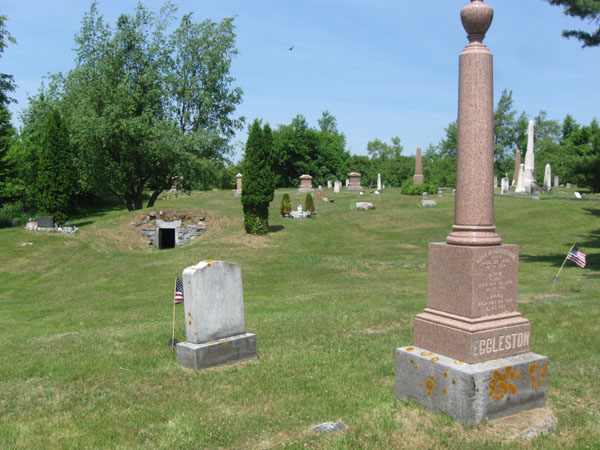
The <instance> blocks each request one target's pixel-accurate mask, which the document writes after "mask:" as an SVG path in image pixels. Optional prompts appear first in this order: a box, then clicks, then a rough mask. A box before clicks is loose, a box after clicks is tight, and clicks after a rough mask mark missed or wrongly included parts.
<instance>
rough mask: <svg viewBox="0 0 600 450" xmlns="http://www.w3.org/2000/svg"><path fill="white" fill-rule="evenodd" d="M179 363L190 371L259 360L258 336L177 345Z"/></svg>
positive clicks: (250, 335)
mask: <svg viewBox="0 0 600 450" xmlns="http://www.w3.org/2000/svg"><path fill="white" fill-rule="evenodd" d="M176 349H177V363H178V364H180V365H182V366H185V367H188V368H190V369H196V370H200V369H205V368H207V367H213V366H218V365H221V364H233V363H236V362H240V361H247V360H251V359H258V356H257V351H256V335H255V334H251V333H244V334H238V335H236V336H230V337H227V338H223V339H219V340H216V341H209V342H204V343H202V344H192V343H190V342H183V343H181V342H180V343H179V344H177V347H176Z"/></svg>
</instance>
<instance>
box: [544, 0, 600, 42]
mask: <svg viewBox="0 0 600 450" xmlns="http://www.w3.org/2000/svg"><path fill="white" fill-rule="evenodd" d="M546 1H547V2H548V3H550V4H551V5H555V6H562V7H563V8H564V10H563V12H564V13H565V15H568V16H571V17H579V18H580V19H581V20H585V21H586V22H588V23H589V24H590V25H591V24H595V25H596V26H598V28H597V29H596V30H595V31H592V32H588V31H582V30H564V31H563V32H562V35H563V37H566V38H572V37H573V38H576V39H578V40H579V41H581V42H582V46H583V47H595V46H598V45H600V0H546Z"/></svg>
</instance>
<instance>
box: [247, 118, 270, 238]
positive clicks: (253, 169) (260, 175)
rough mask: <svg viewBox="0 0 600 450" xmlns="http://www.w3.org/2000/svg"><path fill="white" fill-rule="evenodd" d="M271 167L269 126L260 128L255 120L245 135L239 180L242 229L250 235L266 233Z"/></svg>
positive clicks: (258, 122) (267, 228) (267, 229)
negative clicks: (246, 137)
mask: <svg viewBox="0 0 600 450" xmlns="http://www.w3.org/2000/svg"><path fill="white" fill-rule="evenodd" d="M272 164H273V134H272V132H271V128H270V127H269V124H266V125H265V126H264V127H263V128H261V124H260V121H259V120H258V119H255V120H254V122H253V123H252V125H251V126H250V130H249V132H248V140H247V141H246V151H245V154H244V163H243V173H244V177H243V178H242V206H243V210H244V228H245V229H246V232H247V233H250V234H257V235H262V234H267V233H268V231H269V203H270V202H271V201H272V200H273V195H274V192H275V176H274V174H273V170H272V168H271V166H272Z"/></svg>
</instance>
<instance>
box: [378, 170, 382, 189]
mask: <svg viewBox="0 0 600 450" xmlns="http://www.w3.org/2000/svg"><path fill="white" fill-rule="evenodd" d="M381 189H382V188H381V174H380V173H378V174H377V190H378V191H381Z"/></svg>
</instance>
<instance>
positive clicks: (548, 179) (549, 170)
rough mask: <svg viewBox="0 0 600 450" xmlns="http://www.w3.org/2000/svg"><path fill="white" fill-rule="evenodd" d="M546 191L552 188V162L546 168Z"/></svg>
mask: <svg viewBox="0 0 600 450" xmlns="http://www.w3.org/2000/svg"><path fill="white" fill-rule="evenodd" d="M543 189H544V191H546V192H550V191H551V190H552V168H551V167H550V164H546V167H545V169H544V188H543Z"/></svg>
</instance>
